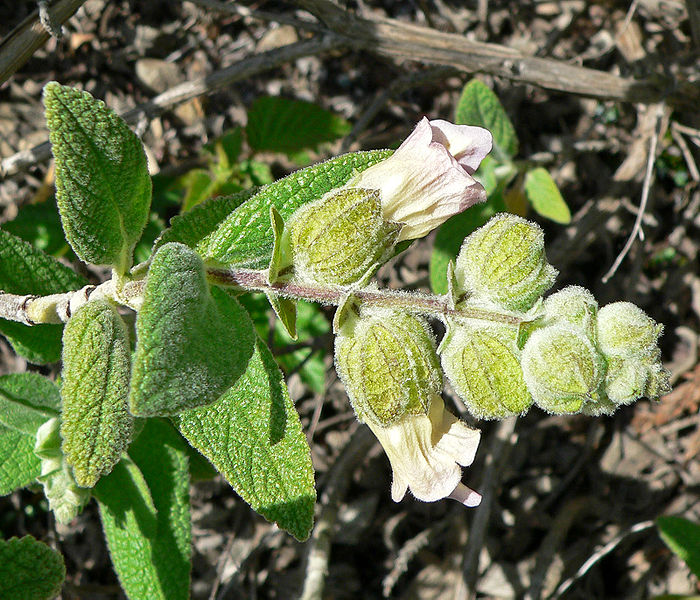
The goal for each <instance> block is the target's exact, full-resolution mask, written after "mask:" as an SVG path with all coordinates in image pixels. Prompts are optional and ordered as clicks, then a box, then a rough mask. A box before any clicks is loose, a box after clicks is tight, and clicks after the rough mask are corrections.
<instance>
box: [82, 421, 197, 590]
mask: <svg viewBox="0 0 700 600" xmlns="http://www.w3.org/2000/svg"><path fill="white" fill-rule="evenodd" d="M129 456H130V457H131V459H132V460H133V463H130V462H129V461H122V462H120V463H119V464H117V466H116V467H115V468H114V470H113V471H112V472H111V473H110V474H109V475H108V476H107V477H104V478H103V479H101V480H100V481H99V483H98V484H97V486H96V487H95V495H96V497H97V501H98V504H99V508H100V515H101V517H102V526H103V528H104V532H105V537H106V539H107V546H108V548H109V553H110V555H111V557H112V563H113V564H114V570H115V571H116V572H117V575H118V577H119V581H120V582H121V584H122V587H123V588H124V591H125V592H126V595H127V596H128V597H129V598H130V600H142V599H145V598H148V600H187V598H189V587H190V569H191V559H190V551H191V550H190V510H189V473H188V464H187V463H188V460H187V452H186V450H185V445H184V444H183V442H182V438H181V437H180V436H179V435H177V433H176V432H175V431H174V430H173V428H172V427H171V426H170V425H169V424H168V423H166V422H164V421H160V420H155V419H149V420H148V421H147V423H146V426H145V427H144V429H143V431H142V433H141V435H139V437H138V438H137V439H136V440H135V441H134V443H133V444H132V445H131V447H130V448H129ZM134 466H135V467H137V468H134ZM139 471H140V473H139ZM141 474H142V475H141ZM144 482H145V483H146V484H147V485H148V487H146V486H145V485H144Z"/></svg>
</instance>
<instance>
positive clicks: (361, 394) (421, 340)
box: [335, 310, 442, 427]
mask: <svg viewBox="0 0 700 600" xmlns="http://www.w3.org/2000/svg"><path fill="white" fill-rule="evenodd" d="M335 364H336V370H337V371H338V374H339V376H340V378H341V379H342V381H343V383H344V384H345V388H346V390H347V392H348V396H349V398H350V402H351V403H352V406H353V408H354V409H355V413H356V414H357V416H358V418H359V419H360V420H362V421H368V422H372V423H375V424H379V425H382V426H385V427H386V426H389V425H392V424H393V423H396V422H397V421H398V420H399V419H401V418H402V417H403V416H405V415H419V414H427V411H428V409H429V407H430V406H429V405H430V399H431V397H432V395H433V394H439V393H440V392H441V391H442V372H441V370H440V364H439V361H438V358H437V354H436V352H435V344H434V341H433V339H432V337H431V335H430V333H429V329H428V326H427V325H426V324H425V323H424V321H423V320H422V319H420V318H418V317H415V316H413V315H409V314H406V313H402V312H398V311H392V310H372V311H369V310H363V311H362V313H361V315H360V316H359V317H358V316H356V315H353V316H351V317H349V318H348V319H347V320H346V321H345V322H344V324H343V325H342V327H341V328H340V332H339V334H338V336H337V337H336V342H335Z"/></svg>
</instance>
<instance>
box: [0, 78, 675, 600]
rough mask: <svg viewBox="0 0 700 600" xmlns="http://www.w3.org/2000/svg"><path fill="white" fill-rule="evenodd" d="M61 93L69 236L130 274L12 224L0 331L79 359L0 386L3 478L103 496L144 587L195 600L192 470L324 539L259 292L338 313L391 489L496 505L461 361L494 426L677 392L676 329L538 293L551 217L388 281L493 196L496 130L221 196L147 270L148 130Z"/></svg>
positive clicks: (51, 99) (58, 131) (53, 97)
mask: <svg viewBox="0 0 700 600" xmlns="http://www.w3.org/2000/svg"><path fill="white" fill-rule="evenodd" d="M44 101H45V105H46V116H47V122H48V126H49V130H50V136H51V142H52V144H53V153H54V156H55V159H56V196H57V204H58V209H59V212H60V218H61V222H62V225H63V229H64V232H65V237H66V241H67V242H68V243H69V244H70V246H71V248H72V249H73V251H74V252H75V255H76V256H77V257H78V258H79V259H80V260H82V261H83V262H86V263H88V264H94V265H102V266H105V265H106V266H108V267H110V268H111V270H112V276H111V278H109V279H107V280H106V281H104V282H102V283H99V284H96V285H95V284H90V283H88V281H86V280H85V279H84V278H83V277H82V275H80V274H79V273H78V272H76V271H74V270H73V269H71V268H69V267H67V266H66V265H65V264H63V263H62V262H59V261H58V260H56V259H55V258H54V257H52V256H49V255H48V254H45V253H44V252H42V251H41V250H39V249H38V248H36V247H34V246H32V245H31V244H29V243H27V242H25V241H23V240H22V239H20V238H18V237H16V236H14V235H12V234H10V233H8V232H7V231H5V230H3V229H0V256H1V257H2V262H1V263H0V264H1V267H0V288H2V289H3V290H5V291H4V292H1V293H0V317H2V319H3V320H2V321H1V322H0V331H2V333H3V335H5V336H6V337H7V338H8V339H9V341H10V342H11V343H12V344H13V347H14V348H15V349H16V351H17V352H18V353H20V354H23V355H24V356H26V357H27V359H28V360H30V361H32V362H35V363H51V362H57V361H58V360H59V359H61V360H62V366H61V374H60V378H61V386H60V388H59V386H57V385H56V383H55V382H54V381H53V380H51V379H49V378H47V377H44V376H42V375H39V374H37V373H23V374H18V375H7V376H2V377H0V442H1V443H0V450H1V451H3V452H5V460H4V462H3V465H4V466H5V468H4V469H3V470H1V472H0V489H2V490H4V493H9V492H12V491H14V490H15V489H18V488H21V487H23V486H27V485H35V484H37V483H38V484H40V485H41V486H43V489H44V492H45V495H46V497H47V499H48V504H49V507H50V509H51V510H52V511H53V513H54V515H55V516H56V518H57V520H58V521H59V522H61V523H64V524H65V523H70V522H71V521H72V520H73V519H74V518H75V517H76V516H77V515H78V514H79V513H80V512H81V510H82V509H83V507H84V506H85V505H86V504H87V503H88V502H89V501H90V500H91V499H93V498H94V499H95V500H96V502H97V505H98V508H99V511H100V515H101V522H102V526H103V529H104V533H105V537H106V539H107V544H108V546H109V549H110V552H111V557H112V561H113V563H114V566H115V569H116V571H117V574H118V575H119V577H120V580H121V582H122V585H123V586H124V588H125V591H126V593H127V595H128V596H129V597H130V598H143V597H146V596H148V597H149V598H151V597H152V598H159V599H163V600H165V599H168V600H172V599H174V600H179V599H181V598H184V597H186V594H187V589H188V583H189V568H190V564H191V557H190V522H189V497H188V491H189V482H190V472H191V469H190V466H189V465H190V461H193V462H196V461H198V460H200V461H205V460H206V461H207V468H208V469H210V470H211V468H212V467H213V469H215V470H216V471H217V472H218V473H220V474H221V476H222V477H223V478H224V479H225V480H226V481H227V482H228V483H229V484H230V485H231V486H232V488H233V489H234V490H235V491H236V492H237V493H238V494H239V495H240V496H241V498H243V499H244V500H245V501H246V502H248V503H249V504H250V506H251V507H252V508H253V509H254V510H255V511H257V512H258V513H260V514H261V515H262V516H263V517H265V518H266V519H268V520H269V521H272V522H274V523H276V524H277V525H278V526H279V527H280V528H282V529H284V530H286V531H288V532H289V533H291V534H292V535H294V536H295V537H296V538H298V539H300V540H304V539H306V538H308V536H309V535H310V533H311V529H312V525H313V516H314V504H315V500H316V490H315V487H314V471H313V466H312V462H311V452H310V448H309V444H308V441H307V438H306V435H305V434H304V432H303V429H302V423H301V421H300V419H299V415H298V413H297V411H296V409H295V406H294V404H293V403H292V400H291V398H290V396H289V394H288V391H287V388H286V386H285V383H284V378H283V376H282V373H281V371H280V369H279V368H278V365H277V361H276V360H275V357H274V355H273V353H272V352H271V351H270V349H269V348H268V346H267V344H266V343H265V342H264V341H263V339H262V338H261V337H260V336H259V334H258V331H257V330H256V328H255V324H254V322H253V317H254V315H255V311H254V310H249V309H250V305H247V304H246V302H247V300H246V298H247V296H246V294H248V295H249V294H250V293H251V292H262V293H264V294H265V296H266V297H267V299H268V300H269V303H270V305H271V306H272V308H273V309H274V311H275V313H276V314H277V316H278V317H279V321H280V322H281V323H282V325H283V327H284V328H285V330H286V331H287V333H288V335H289V336H290V337H292V338H296V337H297V326H298V325H300V329H304V323H303V321H302V320H301V319H297V301H299V300H309V301H313V302H317V303H321V304H326V305H333V306H336V307H337V308H336V311H335V316H334V319H333V329H334V333H336V334H337V337H336V343H335V365H336V369H337V371H338V374H339V376H340V379H341V380H342V382H343V384H344V385H345V387H346V390H347V392H348V396H349V399H350V403H351V405H352V407H353V409H354V411H355V413H356V415H357V417H358V419H359V420H360V421H362V422H364V423H366V424H367V425H368V426H369V428H370V429H371V430H372V432H373V433H374V434H375V436H376V437H377V439H378V440H379V442H380V443H381V445H382V447H383V448H384V450H385V452H386V454H387V456H388V458H389V462H390V463H391V467H392V470H393V482H392V486H391V497H392V498H393V499H394V500H395V501H397V502H398V501H400V500H401V499H402V498H403V497H404V496H405V494H406V492H407V491H409V490H410V492H411V493H412V494H413V496H415V498H417V499H419V500H423V501H427V502H433V501H438V500H441V499H443V498H452V499H455V500H457V501H459V502H460V503H462V504H464V505H465V506H469V507H473V506H477V505H478V504H479V503H480V500H481V496H480V495H479V493H478V492H477V491H474V490H472V489H471V488H469V487H467V486H466V485H464V484H463V483H462V482H461V478H462V467H465V466H468V465H470V464H472V462H473V461H474V460H475V457H476V454H477V449H478V446H479V441H480V435H481V434H480V432H479V431H478V430H477V429H475V428H473V427H471V426H469V425H467V424H466V423H465V422H463V421H461V420H460V419H459V418H458V417H457V416H455V414H453V413H452V412H450V411H448V410H447V409H446V408H445V401H444V399H443V397H442V394H443V392H444V389H443V381H444V375H446V376H447V378H448V379H449V381H450V382H451V384H452V388H453V389H454V391H455V393H456V395H457V396H458V397H460V398H461V399H462V400H463V402H464V406H465V407H466V411H462V412H469V413H471V415H472V417H474V418H477V419H479V418H481V419H502V418H505V417H507V416H510V415H517V414H523V413H525V412H526V411H527V410H529V409H530V407H531V406H533V405H535V406H538V407H539V408H541V409H543V410H546V411H549V412H551V413H555V414H571V413H583V414H592V415H598V414H611V413H612V412H614V411H615V410H616V409H617V408H618V407H619V406H621V405H625V404H628V403H630V402H633V401H635V400H637V399H638V398H640V397H642V396H643V395H646V396H648V397H651V398H656V397H658V396H660V395H662V394H663V393H665V392H666V391H667V390H668V387H669V375H668V372H667V371H666V370H665V369H664V367H663V365H662V363H661V360H660V352H659V349H658V345H657V344H658V338H659V335H660V333H661V327H660V326H659V325H657V324H656V323H655V322H654V321H653V320H652V319H651V318H650V317H648V316H647V315H646V314H644V313H643V312H642V311H641V310H640V309H638V308H637V307H635V306H633V305H631V304H629V303H613V304H611V305H608V306H606V307H603V308H601V309H600V310H599V309H598V305H597V303H596V301H595V299H594V298H593V297H592V295H591V294H590V293H589V292H587V291H586V290H582V288H576V287H573V288H565V289H564V290H561V291H560V292H557V293H556V294H553V295H552V296H550V297H549V298H547V299H544V298H543V294H544V293H545V292H546V291H547V290H548V289H549V288H550V287H551V285H552V284H553V282H554V278H555V276H556V270H555V269H554V268H553V267H552V266H551V265H550V264H549V263H548V261H547V258H546V253H545V251H544V234H543V232H542V230H541V229H540V228H539V227H538V226H537V225H535V224H534V223H531V222H528V221H526V220H525V219H522V218H520V217H516V216H514V215H510V214H503V215H501V216H497V217H495V218H494V219H492V220H490V221H489V222H487V223H486V224H485V225H484V226H483V227H482V228H480V229H478V230H476V231H474V232H473V233H471V235H469V236H468V237H467V238H466V239H465V240H464V242H463V244H462V247H461V249H460V250H459V254H458V255H457V256H456V262H454V263H451V264H450V266H449V267H448V268H447V274H448V286H447V292H446V293H445V294H443V295H440V296H435V295H432V296H431V295H426V294H421V293H415V292H414V293H406V292H404V291H401V290H381V289H379V288H378V287H377V285H376V284H373V283H371V282H370V279H371V276H372V275H373V273H374V272H375V270H376V269H377V268H378V267H379V266H380V265H382V264H384V263H385V262H386V261H387V260H389V259H390V258H391V257H392V256H393V255H394V254H395V253H396V252H397V243H398V242H400V241H404V240H410V239H414V238H417V237H422V236H424V235H426V234H427V233H428V232H430V231H431V230H433V229H434V228H436V227H438V226H439V225H440V224H442V223H444V222H445V221H446V220H447V219H449V218H450V217H451V216H453V215H456V214H458V213H460V211H463V210H465V209H467V208H468V207H470V206H472V205H473V204H475V203H477V202H481V201H483V200H484V199H485V191H484V188H483V187H482V185H481V184H480V183H479V182H478V181H477V180H476V179H475V177H474V176H475V170H476V169H477V168H478V167H479V164H480V163H481V162H482V160H483V159H484V157H485V156H486V154H487V153H488V152H489V150H490V148H491V142H492V140H491V134H490V133H489V132H488V131H486V130H485V129H482V128H479V127H469V126H459V125H452V124H450V123H448V122H446V121H439V120H438V121H428V120H427V119H423V120H421V121H420V122H419V123H418V125H417V126H416V128H415V130H414V131H413V133H412V134H411V135H409V137H408V138H407V139H406V140H405V141H404V143H403V144H401V146H400V147H399V148H398V150H396V152H394V153H391V152H389V151H372V152H357V153H352V154H349V155H345V156H340V157H337V158H334V159H331V160H329V161H327V162H325V163H322V164H320V165H315V166H311V167H308V168H305V169H301V170H299V171H297V172H295V173H293V174H292V175H290V176H288V177H287V178H284V179H282V180H279V181H277V182H273V183H270V184H269V185H266V186H264V187H262V188H260V189H258V190H253V191H241V192H239V193H238V194H234V195H232V196H228V197H219V198H213V199H211V200H208V201H206V202H203V203H202V204H201V205H199V206H197V207H195V208H194V209H193V210H191V211H189V212H185V213H184V214H182V215H180V216H178V217H177V218H173V220H172V222H171V226H170V227H169V228H168V229H166V230H165V231H163V232H162V233H161V234H160V236H159V237H158V238H157V239H156V240H155V241H154V242H153V245H152V247H150V248H149V249H148V252H147V254H149V255H148V257H147V259H146V260H144V261H143V262H142V263H141V264H136V265H134V252H135V248H137V247H138V245H139V244H140V243H141V241H142V236H143V232H144V228H145V226H146V223H147V222H148V221H149V213H150V205H151V196H152V193H153V189H152V183H151V179H150V176H149V174H148V169H147V165H146V157H145V153H144V150H143V147H142V145H141V143H140V141H139V140H138V138H137V137H136V136H135V135H134V134H133V132H132V131H131V130H130V129H129V128H128V127H127V125H126V124H125V123H124V122H123V121H122V120H121V119H119V117H117V115H116V114H114V113H113V112H112V111H111V110H109V109H108V108H107V107H106V106H105V105H104V104H103V103H102V102H100V101H97V100H95V99H94V98H92V96H90V95H89V94H87V93H85V92H81V91H78V90H75V89H71V88H67V87H63V86H60V85H59V84H57V83H51V84H49V85H47V86H46V89H45V94H44ZM129 313H131V315H130V316H127V315H128V314H129ZM133 313H135V314H136V316H135V318H134V316H133ZM317 314H319V315H320V313H317ZM321 319H322V320H323V316H322V315H321ZM9 321H14V323H10V322H9ZM436 321H440V322H442V324H443V325H444V328H445V334H444V336H443V337H442V340H441V341H440V344H439V345H438V344H437V343H436V336H435V333H434V332H433V328H432V325H431V323H434V322H436ZM258 324H259V323H258ZM64 325H65V326H64ZM307 331H308V328H307ZM134 345H135V347H133V346H134ZM280 362H283V361H282V360H280ZM299 368H300V369H301V366H300V367H299ZM192 449H195V450H197V451H198V452H193V451H192ZM202 457H203V458H202ZM476 487H478V486H476ZM3 548H5V550H6V549H7V548H6V547H5V546H3V545H0V552H2V551H3ZM56 572H57V573H59V572H60V569H57V570H56ZM61 577H62V575H60V573H59V582H58V584H57V585H58V587H60V578H61ZM55 587H56V586H55V585H52V586H51V591H54V588H55ZM144 590H147V591H144Z"/></svg>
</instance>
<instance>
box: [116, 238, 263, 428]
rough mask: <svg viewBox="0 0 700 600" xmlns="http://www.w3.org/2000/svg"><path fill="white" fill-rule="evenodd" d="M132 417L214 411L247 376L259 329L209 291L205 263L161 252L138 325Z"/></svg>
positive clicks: (172, 248) (186, 253)
mask: <svg viewBox="0 0 700 600" xmlns="http://www.w3.org/2000/svg"><path fill="white" fill-rule="evenodd" d="M136 333H137V337H138V343H137V346H136V358H135V359H134V370H133V379H132V387H131V397H130V401H129V404H130V407H131V413H132V414H134V415H137V416H144V417H145V416H155V415H172V414H176V413H178V412H180V411H182V410H186V409H189V408H194V407H195V406H201V405H204V404H208V403H210V402H213V401H214V400H216V399H217V398H218V397H219V396H220V395H221V394H222V393H224V392H225V391H226V390H227V389H228V388H229V387H230V386H231V385H233V383H234V382H235V381H236V379H238V377H239V376H240V375H241V373H243V371H245V368H246V364H247V362H248V359H249V358H250V355H251V354H252V352H253V339H254V333H253V326H252V324H251V322H250V319H249V318H248V315H247V314H246V312H245V310H244V309H243V308H242V307H241V306H240V304H239V303H238V302H237V301H236V300H235V299H234V298H232V297H230V296H229V295H227V294H226V293H225V292H223V291H221V290H219V289H216V288H215V289H212V290H210V289H209V284H208V283H207V281H206V278H205V274H204V265H203V263H202V260H201V259H200V258H199V256H198V255H197V254H196V253H195V252H194V251H193V250H191V249H190V248H188V247H187V246H185V245H183V244H178V243H170V244H166V245H165V246H162V247H161V248H160V249H159V250H158V252H157V253H156V255H155V257H154V258H153V262H152V263H151V268H150V270H149V272H148V279H147V281H146V288H145V290H144V301H143V306H142V308H141V310H140V311H139V314H138V318H137V320H136Z"/></svg>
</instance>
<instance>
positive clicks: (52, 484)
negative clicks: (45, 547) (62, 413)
mask: <svg viewBox="0 0 700 600" xmlns="http://www.w3.org/2000/svg"><path fill="white" fill-rule="evenodd" d="M60 427H61V424H60V420H59V419H58V418H54V419H49V420H48V421H46V423H44V424H43V425H42V426H41V427H39V429H38V430H37V432H36V444H35V445H34V452H35V453H36V455H37V456H38V457H39V458H40V459H41V475H40V476H39V477H37V480H38V481H39V483H41V485H42V486H43V487H44V495H45V496H46V499H47V500H48V501H49V508H50V509H51V510H52V511H53V513H54V515H55V517H56V520H57V521H58V522H59V523H62V524H64V525H66V524H68V523H70V522H71V521H72V520H73V519H74V518H75V517H76V516H77V515H78V514H79V513H80V511H81V510H82V509H83V507H84V506H85V505H86V504H87V503H88V502H89V500H90V490H87V489H85V488H83V487H80V486H78V484H77V483H76V482H75V477H74V476H73V469H71V467H70V465H69V464H68V463H67V462H66V457H65V456H64V454H63V451H62V450H61V444H62V440H61V434H60Z"/></svg>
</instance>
